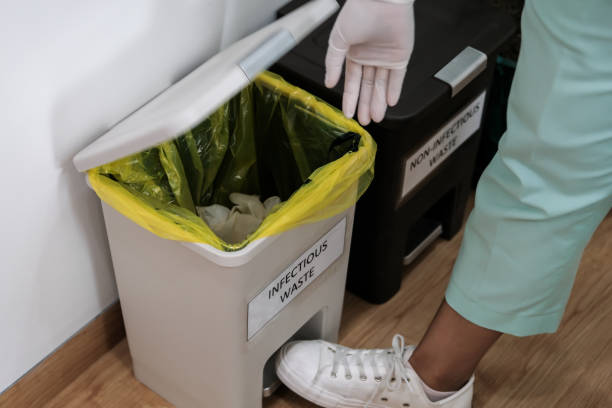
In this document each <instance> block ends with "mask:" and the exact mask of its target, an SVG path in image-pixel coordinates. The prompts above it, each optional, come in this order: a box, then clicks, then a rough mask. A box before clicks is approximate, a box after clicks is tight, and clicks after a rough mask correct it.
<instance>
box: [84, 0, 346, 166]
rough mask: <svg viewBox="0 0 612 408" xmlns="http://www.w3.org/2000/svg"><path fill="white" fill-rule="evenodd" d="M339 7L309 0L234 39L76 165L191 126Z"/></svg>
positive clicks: (110, 157)
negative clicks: (231, 43)
mask: <svg viewBox="0 0 612 408" xmlns="http://www.w3.org/2000/svg"><path fill="white" fill-rule="evenodd" d="M337 8H338V4H337V3H336V1H335V0H313V1H311V2H309V3H307V4H305V5H304V6H302V7H300V8H299V9H297V10H295V11H294V12H292V13H290V14H288V15H286V16H285V17H283V18H281V19H279V20H276V21H275V22H273V23H271V24H269V25H267V26H266V27H264V28H262V29H261V30H259V31H257V32H255V33H253V34H251V35H249V36H247V37H245V38H244V39H242V40H240V41H238V42H236V43H234V44H233V45H231V46H230V47H228V48H226V49H225V50H223V51H221V52H220V53H218V54H216V55H215V56H213V57H212V58H210V59H209V60H208V61H206V62H205V63H204V64H202V65H201V66H199V67H198V68H196V69H195V70H194V71H193V72H191V73H190V74H188V75H187V76H185V77H184V78H183V79H181V80H180V81H178V82H177V83H175V84H174V85H172V86H170V87H169V88H168V89H166V90H165V91H163V92H162V93H160V94H159V95H157V96H156V97H155V98H153V99H152V100H151V101H150V102H148V103H147V104H145V105H144V106H142V107H141V108H139V109H138V110H136V111H135V112H133V113H132V114H130V115H129V116H127V117H126V118H125V119H123V120H122V121H121V122H119V123H118V124H117V125H116V126H114V127H113V128H112V129H110V130H109V131H108V132H106V133H105V134H104V135H102V136H101V137H100V138H98V139H97V140H96V141H95V142H93V143H92V144H90V145H89V146H87V147H86V148H85V149H83V150H82V151H80V152H79V153H78V154H77V155H76V156H75V157H74V159H73V162H74V165H75V167H76V168H77V170H79V171H86V170H89V169H91V168H94V167H97V166H101V165H103V164H106V163H109V162H112V161H115V160H118V159H120V158H123V157H126V156H128V155H130V154H134V153H138V152H141V151H143V150H145V149H147V148H150V147H153V146H156V145H158V144H160V143H162V142H164V141H167V140H170V139H174V138H176V137H177V136H179V135H181V134H182V133H184V132H186V131H188V130H189V129H191V128H193V127H194V126H196V125H197V124H199V123H200V122H201V121H202V120H204V119H205V118H206V117H208V116H209V115H210V114H212V113H213V112H214V111H215V110H216V109H218V108H219V107H220V106H221V105H223V103H225V102H227V101H228V100H229V99H230V98H232V97H233V96H234V95H236V94H237V93H238V92H240V91H241V90H242V89H243V88H244V87H246V86H247V85H248V84H249V83H250V82H251V81H252V80H253V79H254V78H255V77H256V76H257V74H259V73H260V72H262V71H263V70H265V69H267V68H268V67H270V66H271V65H272V64H273V63H275V62H276V61H277V60H278V59H280V58H281V57H282V56H283V55H284V54H286V53H287V52H288V51H290V50H291V49H292V48H293V47H294V46H295V45H296V44H297V43H299V42H300V41H301V40H302V39H303V38H304V37H306V36H307V35H308V34H309V33H310V32H312V31H313V30H314V29H315V28H316V27H317V26H318V25H319V24H321V23H322V22H324V21H325V20H326V19H327V18H328V17H329V16H330V15H332V14H333V13H334V12H335V11H336V10H337Z"/></svg>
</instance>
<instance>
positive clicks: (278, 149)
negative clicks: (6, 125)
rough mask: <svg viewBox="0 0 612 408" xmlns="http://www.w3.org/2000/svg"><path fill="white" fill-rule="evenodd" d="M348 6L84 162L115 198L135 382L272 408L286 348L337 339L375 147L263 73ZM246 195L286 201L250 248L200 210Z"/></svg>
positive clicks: (278, 32) (230, 405)
mask: <svg viewBox="0 0 612 408" xmlns="http://www.w3.org/2000/svg"><path fill="white" fill-rule="evenodd" d="M336 8H337V4H336V2H335V1H334V0H315V1H313V2H310V3H308V4H307V5H305V6H304V7H302V8H300V9H299V10H297V11H295V12H294V13H291V14H289V15H287V16H286V17H285V18H283V19H282V20H278V21H276V22H274V23H272V24H271V25H269V26H267V27H265V28H263V29H262V30H260V31H258V32H257V33H255V34H253V35H251V36H249V37H247V38H245V39H243V40H241V41H239V42H237V43H236V44H234V45H232V46H231V47H230V48H228V49H226V50H224V51H222V52H221V53H219V54H218V55H216V56H215V57H213V58H212V59H210V60H208V61H207V62H206V63H204V64H203V65H202V66H200V67H199V68H197V69H196V70H195V71H193V72H192V73H191V74H189V75H187V76H186V77H185V78H183V79H182V80H181V81H179V82H177V83H176V84H175V85H173V86H172V87H170V88H168V89H167V90H165V91H164V92H162V93H161V94H160V95H158V96H157V97H155V98H154V99H153V100H151V101H150V102H149V103H147V104H146V105H144V106H143V107H142V108H140V109H139V110H137V111H136V112H134V113H133V114H131V115H130V116H128V117H127V118H125V119H124V120H123V121H122V122H120V123H119V124H118V125H116V126H115V127H114V128H112V129H111V130H109V131H108V132H107V133H106V134H104V135H103V136H101V137H100V138H99V139H98V140H96V141H95V142H94V143H92V144H91V145H89V146H88V147H86V148H85V149H84V150H82V151H81V152H80V153H79V154H78V155H77V156H75V158H74V164H75V166H76V168H77V169H78V170H79V171H83V172H86V173H87V181H88V183H89V184H90V186H91V187H92V188H93V189H94V190H95V191H96V193H97V194H98V196H99V197H100V198H101V199H102V208H103V214H104V219H105V223H106V227H107V234H108V239H109V243H110V249H111V255H112V260H113V266H114V269H115V276H116V280H117V286H118V290H119V297H120V302H121V310H122V313H123V317H124V320H125V326H126V331H127V340H128V345H129V349H130V354H131V356H132V361H133V368H134V374H135V376H136V377H137V378H138V379H139V380H140V381H142V382H143V383H144V384H146V385H147V386H148V387H149V388H151V389H152V390H153V391H155V392H157V393H159V394H160V395H161V396H163V397H164V398H166V399H167V400H168V401H170V402H171V403H173V404H175V405H176V406H177V407H178V408H195V407H224V408H237V407H240V408H253V407H258V406H261V404H262V401H261V400H262V387H264V386H265V385H264V367H270V366H271V365H270V364H267V362H268V361H271V360H270V359H271V357H272V356H273V354H274V353H275V352H276V351H277V350H278V349H279V348H280V347H281V346H282V345H283V344H284V343H285V342H287V341H288V340H289V339H290V338H324V339H327V340H330V341H334V340H336V338H337V335H338V329H339V324H340V317H341V310H342V301H343V294H344V288H345V282H346V271H347V264H348V256H349V248H350V244H351V233H352V228H353V214H354V204H355V202H356V201H357V199H358V198H359V197H360V196H361V195H362V193H363V192H364V191H365V190H366V189H367V187H368V185H369V184H370V181H371V180H372V178H373V166H374V155H375V150H376V146H375V144H374V142H373V140H372V138H371V137H370V135H369V134H368V133H367V132H366V131H365V130H364V129H363V128H361V127H360V126H359V125H358V124H357V123H356V122H354V121H351V120H348V119H346V118H344V116H343V115H342V114H341V112H339V111H338V110H336V109H335V108H332V107H331V106H329V105H327V104H326V103H324V102H322V101H320V100H318V99H317V98H315V97H313V96H311V95H309V94H308V93H306V92H305V91H302V90H300V89H299V88H296V87H294V86H291V85H289V84H288V83H287V82H285V81H284V80H282V79H281V78H280V77H278V76H277V75H274V74H270V73H263V74H262V73H261V72H262V71H263V70H264V69H266V67H268V66H270V65H271V64H272V63H273V62H275V61H276V60H277V59H278V58H279V57H280V56H282V55H283V54H284V53H285V52H286V51H288V50H289V49H290V48H291V47H293V46H294V45H295V43H296V41H299V40H300V39H301V38H303V37H304V36H305V35H306V34H307V33H308V32H309V31H311V30H312V29H313V28H314V27H315V26H316V25H318V24H319V23H320V22H322V21H324V20H325V19H326V18H327V17H329V15H330V14H331V13H333V11H334V10H335V9H336ZM232 192H240V193H248V194H258V195H261V196H262V197H268V196H270V195H276V196H279V197H280V199H281V200H282V203H281V204H279V205H277V206H276V207H275V209H274V210H273V211H272V213H271V214H270V215H268V217H267V218H265V219H264V220H263V223H262V224H261V225H260V226H259V227H258V228H257V229H256V230H255V231H254V232H253V233H252V234H250V235H249V236H248V237H247V238H246V239H245V240H243V241H241V242H237V243H235V242H234V243H231V242H225V241H223V240H222V239H220V238H219V237H218V236H216V235H215V234H214V233H213V232H212V231H211V229H210V228H209V226H208V225H207V224H206V223H205V222H204V221H203V220H202V219H201V218H199V217H198V215H196V212H195V211H194V208H195V207H197V206H198V205H208V204H211V203H214V204H226V203H227V197H228V194H229V193H232ZM268 374H269V373H268ZM268 391H269V389H268Z"/></svg>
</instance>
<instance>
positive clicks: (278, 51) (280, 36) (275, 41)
mask: <svg viewBox="0 0 612 408" xmlns="http://www.w3.org/2000/svg"><path fill="white" fill-rule="evenodd" d="M295 43H296V41H295V38H293V34H291V32H290V31H289V30H287V29H284V28H282V29H280V30H279V31H277V32H276V33H274V34H272V35H271V36H270V37H268V38H267V39H266V40H265V41H264V42H263V43H262V44H261V45H260V46H259V47H257V48H256V49H255V50H253V51H251V53H249V55H247V56H246V57H244V58H243V59H242V60H241V61H240V62H239V63H238V66H239V67H240V69H242V71H243V72H244V74H245V75H246V76H247V77H248V78H249V80H251V81H252V80H254V79H255V77H256V76H257V75H258V74H259V73H260V72H261V71H263V70H265V69H268V68H269V67H270V66H271V65H272V64H274V63H275V62H276V61H278V60H279V59H280V58H281V57H282V56H283V55H285V54H286V53H288V52H289V51H290V50H291V49H292V48H293V47H295Z"/></svg>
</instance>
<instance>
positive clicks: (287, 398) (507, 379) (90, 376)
mask: <svg viewBox="0 0 612 408" xmlns="http://www.w3.org/2000/svg"><path fill="white" fill-rule="evenodd" d="M460 239H461V237H460V236H457V237H456V238H455V239H453V240H452V241H443V240H439V241H438V242H436V243H435V244H434V245H433V246H432V247H431V248H430V249H428V250H427V251H426V253H424V254H423V255H422V256H420V257H419V259H418V260H417V261H415V263H414V265H413V266H412V267H410V268H409V270H408V271H407V272H409V273H407V274H406V276H405V278H404V282H403V286H402V290H401V292H400V293H399V294H398V295H397V296H396V297H394V298H393V299H392V300H391V301H390V302H388V303H387V304H385V305H382V306H373V305H370V304H367V303H365V302H363V301H362V300H360V299H358V298H356V297H355V296H352V295H350V294H347V296H346V301H345V308H344V320H343V323H342V331H341V335H340V338H341V341H342V342H343V343H344V344H346V345H348V346H352V347H389V343H390V341H391V337H392V336H393V334H395V333H397V332H399V333H402V334H403V335H404V336H406V338H407V340H409V341H410V342H411V343H414V342H417V341H418V340H419V338H420V336H421V335H422V333H423V332H424V330H425V328H426V326H427V324H428V322H429V320H430V319H431V317H432V316H433V314H434V312H435V311H436V309H437V307H438V304H439V302H440V300H441V299H442V296H443V293H444V288H445V285H446V282H447V280H448V277H449V273H450V270H451V267H452V265H453V262H454V260H455V257H456V255H457V251H458V249H459V244H460ZM611 262H612V215H609V216H608V217H607V219H606V221H605V222H604V224H602V225H601V227H600V228H599V229H598V231H597V233H596V235H595V237H594V239H593V241H592V242H591V243H590V245H589V247H588V248H587V251H586V253H585V256H584V259H583V261H582V264H581V267H580V272H579V274H578V278H577V281H576V285H575V289H574V292H573V295H572V298H571V301H570V304H569V307H568V310H567V312H566V315H565V319H564V321H563V325H562V327H561V329H560V330H559V332H558V333H557V334H555V335H545V336H536V337H532V338H526V339H519V338H513V337H509V336H505V337H502V339H501V340H500V341H499V342H498V343H497V344H496V345H495V346H494V348H493V349H492V350H491V351H490V352H489V354H488V355H487V356H486V357H485V359H484V360H483V362H482V364H481V365H480V367H479V369H478V372H477V380H476V394H475V401H474V406H475V407H495V408H505V407H508V408H509V407H512V408H526V407H530V408H548V407H555V408H561V407H580V408H590V407H606V408H610V407H612V267H611ZM45 407H46V408H87V407H91V408H94V407H95V408H119V407H121V408H124V407H141V408H145V407H146V408H161V407H172V405H171V404H169V403H168V402H166V401H165V400H164V399H162V398H161V397H159V396H157V395H156V394H155V393H153V392H152V391H150V390H149V389H148V388H146V387H145V386H144V385H142V384H140V383H139V382H138V381H137V380H136V379H135V378H134V377H133V376H132V373H131V362H130V357H129V353H128V349H127V345H126V342H125V340H124V341H123V342H121V343H120V344H119V345H118V346H116V347H115V348H114V349H112V350H111V351H110V352H108V353H107V354H106V355H104V356H103V357H102V358H101V359H100V360H98V361H97V362H96V363H94V364H93V365H92V366H91V367H90V368H89V369H88V370H86V371H85V372H84V373H83V374H82V375H81V376H80V377H78V378H77V379H76V380H75V381H74V382H73V383H72V384H71V385H70V386H69V387H68V388H66V389H64V390H63V391H62V392H61V393H60V394H58V395H57V396H56V397H55V398H54V399H53V400H52V401H50V402H49V403H48V404H46V405H45ZM264 407H265V408H284V407H291V408H296V407H297V408H306V407H314V405H312V404H309V403H308V402H305V401H304V400H302V399H300V398H299V397H297V396H295V395H293V394H292V393H291V392H289V391H288V390H286V389H281V390H279V391H278V392H277V394H276V395H274V396H273V397H271V398H269V399H267V400H265V402H264ZM215 408H223V407H215Z"/></svg>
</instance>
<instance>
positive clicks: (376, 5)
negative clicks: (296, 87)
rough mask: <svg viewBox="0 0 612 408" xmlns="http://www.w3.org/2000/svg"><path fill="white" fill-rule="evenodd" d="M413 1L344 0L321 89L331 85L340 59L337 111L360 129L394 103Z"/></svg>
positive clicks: (408, 49) (408, 44) (408, 46)
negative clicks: (341, 93)
mask: <svg viewBox="0 0 612 408" xmlns="http://www.w3.org/2000/svg"><path fill="white" fill-rule="evenodd" d="M413 3H414V0H347V2H346V3H345V5H344V7H343V8H342V10H341V11H340V14H339V15H338V18H337V19H336V23H335V24H334V28H333V30H332V32H331V35H330V38H329V47H328V48H327V56H326V58H325V68H326V72H325V85H326V86H327V87H328V88H332V87H334V86H336V84H337V83H338V80H339V79H340V74H341V72H342V65H343V63H344V60H345V58H346V69H345V83H344V96H343V99H342V110H343V111H344V114H345V115H346V116H347V117H349V118H352V117H353V115H355V109H356V108H357V100H359V110H358V113H357V117H358V118H359V122H360V123H361V124H362V125H367V124H368V123H370V119H371V120H374V121H375V122H380V121H381V120H383V119H384V117H385V112H386V110H387V105H389V106H394V105H395V104H397V102H398V101H399V97H400V94H401V91H402V83H403V82H404V76H405V75H406V66H407V65H408V61H409V60H410V55H411V54H412V49H413V47H414V11H413Z"/></svg>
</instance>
